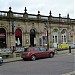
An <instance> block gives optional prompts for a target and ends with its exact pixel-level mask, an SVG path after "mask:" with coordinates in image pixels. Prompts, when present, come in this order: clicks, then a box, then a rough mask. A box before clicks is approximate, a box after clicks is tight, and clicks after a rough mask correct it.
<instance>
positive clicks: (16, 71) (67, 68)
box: [0, 54, 75, 75]
mask: <svg viewBox="0 0 75 75" xmlns="http://www.w3.org/2000/svg"><path fill="white" fill-rule="evenodd" d="M74 57H75V55H72V54H68V55H55V57H54V58H46V59H40V60H36V61H22V60H21V61H16V62H10V63H4V64H3V65H2V66H0V75H61V74H64V73H68V72H72V71H75V60H74V59H75V58H74Z"/></svg>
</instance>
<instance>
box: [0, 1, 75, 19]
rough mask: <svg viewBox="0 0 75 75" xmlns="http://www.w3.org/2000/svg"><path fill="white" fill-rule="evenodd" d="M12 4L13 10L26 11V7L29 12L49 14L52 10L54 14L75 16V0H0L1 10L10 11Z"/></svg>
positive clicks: (56, 15)
mask: <svg viewBox="0 0 75 75" xmlns="http://www.w3.org/2000/svg"><path fill="white" fill-rule="evenodd" d="M10 6H11V8H12V11H13V12H19V13H24V9H25V7H26V8H27V12H28V14H38V11H40V14H41V15H45V16H48V15H49V12H50V10H51V12H52V16H55V17H58V16H59V13H60V14H61V16H62V17H66V16H67V14H68V13H69V16H70V18H72V19H74V18H75V14H74V13H75V10H74V7H75V0H0V11H8V10H9V7H10Z"/></svg>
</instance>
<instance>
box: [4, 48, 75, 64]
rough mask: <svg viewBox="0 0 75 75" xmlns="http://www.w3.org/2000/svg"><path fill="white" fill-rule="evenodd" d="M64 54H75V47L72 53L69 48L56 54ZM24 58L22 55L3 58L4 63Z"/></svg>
mask: <svg viewBox="0 0 75 75" xmlns="http://www.w3.org/2000/svg"><path fill="white" fill-rule="evenodd" d="M62 54H73V55H75V49H72V50H71V53H69V50H62V51H57V53H56V55H62ZM20 60H22V58H21V57H13V58H8V59H3V62H4V63H9V62H15V61H20Z"/></svg>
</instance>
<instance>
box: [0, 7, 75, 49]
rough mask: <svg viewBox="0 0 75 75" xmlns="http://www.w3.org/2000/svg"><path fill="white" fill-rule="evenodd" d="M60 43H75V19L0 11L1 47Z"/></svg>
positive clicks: (53, 45) (55, 45)
mask: <svg viewBox="0 0 75 75" xmlns="http://www.w3.org/2000/svg"><path fill="white" fill-rule="evenodd" d="M59 43H75V19H71V18H70V17H69V14H67V17H66V18H64V17H61V14H59V16H58V17H54V16H52V13H51V11H50V13H49V16H44V15H41V14H40V11H38V14H37V15H35V14H28V12H27V9H26V7H25V10H24V13H17V12H13V11H12V10H11V7H9V11H0V48H4V47H7V48H9V47H13V46H14V47H19V46H21V47H24V46H30V45H31V46H47V47H57V44H59Z"/></svg>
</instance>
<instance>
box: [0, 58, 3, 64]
mask: <svg viewBox="0 0 75 75" xmlns="http://www.w3.org/2000/svg"><path fill="white" fill-rule="evenodd" d="M2 63H3V58H2V57H0V65H1V64H2Z"/></svg>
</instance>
